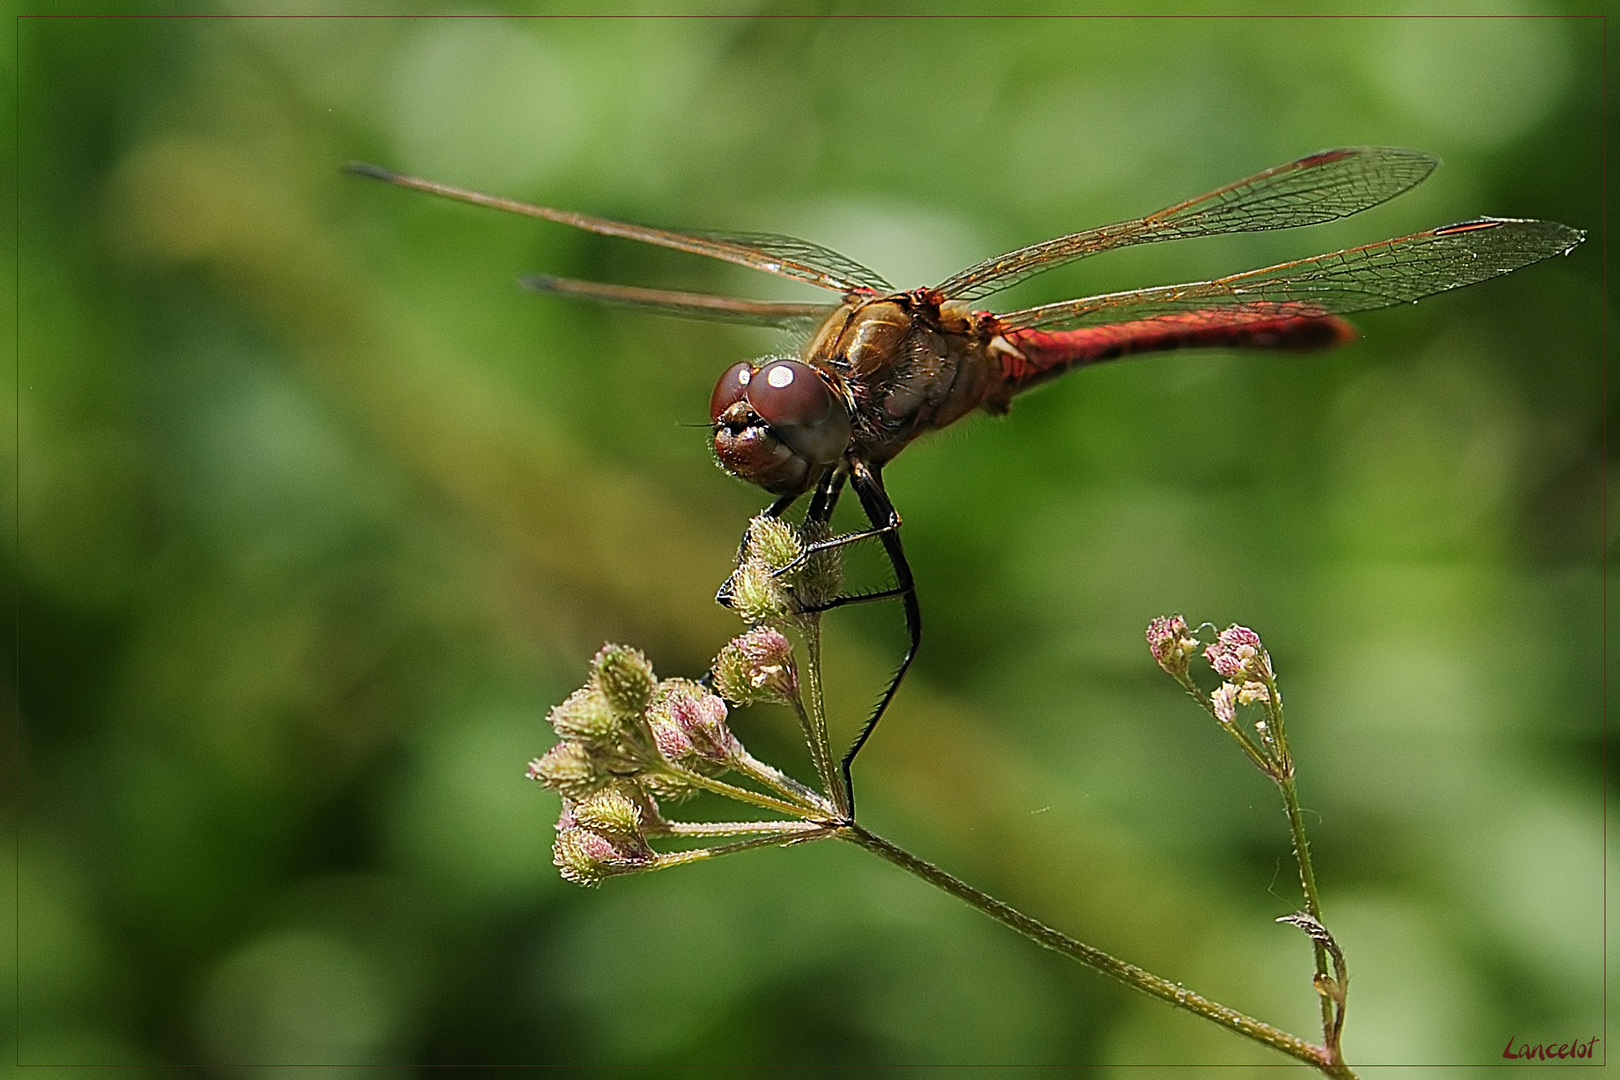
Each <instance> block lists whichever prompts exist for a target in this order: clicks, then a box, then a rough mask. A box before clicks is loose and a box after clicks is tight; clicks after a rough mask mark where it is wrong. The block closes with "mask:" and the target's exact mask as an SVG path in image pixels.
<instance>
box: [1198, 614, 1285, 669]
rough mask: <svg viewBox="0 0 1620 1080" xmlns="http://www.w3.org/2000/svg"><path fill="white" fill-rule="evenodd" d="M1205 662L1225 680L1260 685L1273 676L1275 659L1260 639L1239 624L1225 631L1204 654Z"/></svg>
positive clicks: (1257, 635)
mask: <svg viewBox="0 0 1620 1080" xmlns="http://www.w3.org/2000/svg"><path fill="white" fill-rule="evenodd" d="M1204 658H1205V659H1206V660H1208V661H1209V665H1210V667H1212V668H1214V669H1215V670H1216V671H1217V672H1219V673H1220V675H1221V676H1222V677H1223V678H1227V679H1233V680H1236V681H1238V682H1259V681H1261V680H1264V679H1267V678H1269V677H1270V676H1271V658H1270V657H1269V656H1267V655H1266V651H1265V649H1264V648H1262V647H1261V645H1260V635H1259V634H1256V633H1255V632H1254V631H1253V630H1250V629H1249V628H1248V627H1247V626H1239V625H1237V624H1236V623H1234V624H1232V625H1231V626H1228V627H1227V628H1226V629H1225V630H1222V631H1221V633H1220V637H1219V638H1217V639H1216V641H1215V643H1214V644H1213V645H1211V646H1210V647H1209V648H1207V649H1205V650H1204Z"/></svg>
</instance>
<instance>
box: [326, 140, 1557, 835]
mask: <svg viewBox="0 0 1620 1080" xmlns="http://www.w3.org/2000/svg"><path fill="white" fill-rule="evenodd" d="M1438 164H1439V162H1438V160H1437V159H1435V158H1433V157H1431V156H1429V155H1427V154H1422V153H1418V152H1415V151H1411V150H1402V149H1397V148H1392V147H1345V148H1339V149H1333V150H1324V151H1321V152H1319V153H1315V154H1311V155H1309V156H1307V157H1303V158H1300V159H1299V160H1297V161H1292V162H1289V163H1288V164H1285V165H1279V166H1277V167H1275V168H1271V169H1267V170H1265V171H1264V172H1260V173H1257V174H1255V175H1253V176H1250V177H1247V178H1245V179H1242V180H1238V181H1236V182H1235V183H1231V184H1227V185H1226V186H1224V187H1220V188H1216V189H1215V190H1214V191H1211V192H1208V193H1207V194H1204V195H1199V196H1197V197H1196V198H1192V199H1188V200H1186V201H1185V202H1180V203H1176V204H1175V205H1174V206H1169V207H1166V208H1165V209H1163V210H1159V211H1157V212H1156V213H1152V214H1148V215H1147V216H1146V217H1142V218H1137V219H1135V220H1131V221H1122V222H1118V223H1115V224H1112V225H1104V226H1101V227H1099V228H1093V229H1087V230H1084V231H1082V232H1076V233H1070V234H1068V235H1065V236H1060V237H1057V238H1055V239H1051V240H1044V241H1041V242H1040V243H1035V244H1030V245H1028V246H1026V247H1021V248H1018V249H1017V250H1015V251H1009V252H1007V253H1005V254H1003V255H997V256H996V257H995V258H992V259H987V260H985V261H984V262H981V263H979V264H977V265H976V266H971V267H968V268H967V269H966V270H963V271H961V272H960V273H957V274H953V275H951V276H950V277H948V278H946V279H945V280H944V281H942V282H940V283H939V284H938V285H934V286H932V287H926V288H915V289H909V290H900V289H896V288H895V287H894V286H892V285H890V284H889V283H888V282H887V281H885V280H884V279H883V278H882V277H880V276H879V275H878V274H876V273H874V272H873V271H871V270H869V269H867V268H866V267H864V266H862V265H860V264H859V263H856V262H854V261H853V260H851V259H849V258H847V257H845V256H844V255H841V254H839V253H838V252H836V251H832V250H830V249H828V248H825V247H822V246H821V245H819V244H815V243H811V242H809V241H806V240H799V239H795V238H793V237H787V236H777V235H770V234H755V233H719V232H702V231H695V230H685V231H675V230H670V229H661V228H654V227H650V226H646V225H634V224H629V223H625V222H619V221H610V220H607V219H604V218H599V217H592V216H589V215H586V214H579V213H572V212H569V211H565V210H555V209H552V208H550V207H544V206H536V205H532V204H529V203H522V202H517V201H514V200H511V199H506V198H502V197H499V196H495V195H487V194H484V193H481V192H478V191H472V190H468V189H465V188H460V187H454V186H451V185H449V184H441V183H437V182H434V181H431V180H423V179H419V178H417V177H412V176H405V175H401V174H399V173H395V172H391V171H389V170H387V169H382V168H379V167H377V166H374V165H365V164H359V163H353V164H350V165H349V166H348V169H349V170H350V171H351V172H354V173H358V174H360V175H363V176H369V177H372V178H374V179H378V180H382V181H386V182H387V183H390V184H393V185H396V186H398V187H402V188H408V189H412V190H416V191H422V192H426V193H429V194H432V195H438V196H443V197H446V198H450V199H455V200H458V201H460V202H464V203H472V204H474V205H478V206H485V207H491V208H493V209H497V210H505V211H509V212H512V213H516V214H522V215H525V216H528V217H534V218H541V219H543V220H546V221H551V222H556V223H558V224H562V225H569V226H572V227H574V228H576V229H583V230H585V231H587V232H592V233H597V234H600V235H603V236H611V237H622V238H624V239H627V240H637V241H640V242H642V243H647V244H656V245H659V246H661V247H666V248H673V249H675V250H678V251H685V252H690V253H692V254H694V255H703V256H707V257H709V258H712V259H720V260H723V261H726V262H730V263H735V264H738V265H741V266H746V267H750V268H752V269H754V270H759V271H763V272H765V273H768V274H774V275H776V276H778V277H782V278H788V279H791V280H794V281H799V282H804V283H806V284H809V285H814V286H817V287H819V288H822V289H825V290H828V291H829V292H831V293H834V294H836V296H837V299H835V300H829V301H827V302H823V303H796V302H783V301H771V300H748V299H742V298H737V297H727V296H716V295H711V294H706V293H690V292H678V291H671V290H665V289H652V288H643V287H638V286H627V285H612V284H605V283H601V282H590V281H578V280H573V279H569V278H560V277H553V276H550V275H543V274H533V275H529V276H526V277H523V278H521V279H520V280H521V282H522V284H523V285H525V286H526V287H528V288H530V289H533V290H536V291H538V292H543V293H552V294H557V295H561V296H568V297H574V298H578V299H584V300H590V301H597V302H602V303H608V304H618V305H627V306H630V307H635V308H641V309H645V310H650V311H657V312H662V313H665V314H668V315H675V316H682V317H687V318H698V319H709V320H719V321H728V322H738V323H747V324H753V325H759V326H767V327H775V328H778V329H783V330H788V331H794V332H797V333H798V334H799V335H801V339H802V341H803V342H804V344H803V346H802V348H801V349H800V350H799V352H798V355H797V356H796V357H779V356H773V357H767V358H764V359H757V360H745V361H741V362H738V363H735V364H733V365H731V366H730V367H728V368H727V369H726V370H725V371H724V372H723V373H722V374H721V375H720V378H719V380H718V381H717V382H716V384H715V387H714V392H713V394H712V395H711V397H710V402H709V420H710V425H711V428H712V435H713V447H714V454H715V456H716V458H717V459H718V460H719V462H720V464H721V466H722V467H723V468H725V469H726V470H727V471H728V472H730V473H732V474H733V475H735V476H738V477H740V478H742V479H743V480H747V481H750V482H752V483H754V484H757V485H758V486H759V487H761V488H764V489H765V491H767V492H768V493H770V494H771V495H773V496H775V500H774V501H773V502H772V503H771V504H770V506H769V507H768V508H767V509H766V510H765V511H764V512H765V513H766V514H767V515H769V516H771V517H781V516H782V515H783V514H785V513H786V512H787V511H788V510H789V509H790V508H791V507H792V506H793V505H794V504H795V503H796V502H797V501H798V500H799V499H800V498H803V497H805V496H809V501H808V504H807V507H806V510H805V514H804V521H803V526H802V528H803V529H804V530H805V534H806V535H807V536H821V537H822V538H821V539H818V540H814V541H813V542H810V543H808V544H806V546H805V554H806V555H809V554H811V553H814V552H816V551H821V550H827V549H831V548H835V547H840V546H843V545H846V544H851V543H855V542H856V541H860V540H866V539H870V538H874V537H875V538H877V539H878V540H879V541H880V542H881V544H882V546H883V549H884V552H885V554H886V555H887V558H888V562H889V566H890V568H891V571H892V573H893V580H894V584H893V586H892V587H891V588H886V589H882V590H878V591H875V592H867V593H860V594H852V595H847V596H840V597H837V598H835V599H833V600H830V601H828V602H826V603H825V604H823V605H822V606H821V607H820V608H819V609H818V610H826V609H830V608H833V607H837V606H840V605H841V604H844V603H854V602H861V601H869V600H882V599H888V598H899V600H900V601H901V604H902V607H903V610H904V617H905V627H906V635H907V645H906V650H905V653H904V655H903V657H902V659H901V661H900V663H899V666H898V667H897V668H896V670H895V672H894V674H893V676H892V677H891V678H890V680H889V682H888V685H887V686H886V687H885V689H884V691H883V693H882V694H881V696H880V697H879V698H878V701H877V704H876V705H875V707H874V708H873V710H872V712H871V714H870V715H869V716H868V717H867V719H866V721H865V723H864V724H863V725H862V726H861V729H860V731H859V732H858V734H857V735H856V736H855V738H854V740H853V741H852V742H851V744H850V746H849V749H848V750H847V751H846V752H845V754H844V756H843V759H842V762H841V773H842V776H841V779H842V785H843V792H842V794H843V796H844V806H845V807H846V808H847V811H846V812H847V813H848V814H850V815H851V816H853V812H854V811H853V807H854V785H853V781H852V777H851V771H850V770H851V766H852V765H853V763H854V761H855V758H856V756H857V755H858V754H859V753H860V752H861V749H862V748H863V747H864V746H865V745H866V743H867V740H868V739H869V738H870V737H871V735H872V732H873V730H874V729H875V728H876V726H877V723H878V721H879V720H880V719H881V718H882V716H883V714H884V712H885V711H886V710H887V709H888V707H889V704H890V702H892V701H893V700H894V696H895V694H896V693H897V692H898V690H899V688H900V684H901V682H902V681H903V680H904V679H905V676H906V672H907V671H908V670H909V669H910V667H911V664H912V661H913V660H914V659H915V658H916V656H917V651H918V649H919V648H920V646H921V644H922V607H921V604H920V603H919V601H918V597H917V584H916V579H915V577H914V576H913V574H912V570H911V566H910V564H909V563H908V562H907V561H906V555H905V549H904V547H903V545H902V544H901V540H900V526H901V518H900V514H899V513H898V512H897V511H896V510H895V507H894V504H893V503H892V502H891V501H890V499H889V495H888V492H887V491H886V489H885V488H884V484H883V468H884V466H885V465H886V464H887V463H888V462H890V461H891V460H893V459H894V457H895V456H896V455H897V454H899V453H900V452H901V451H902V450H904V449H905V448H906V447H907V446H909V445H910V444H911V443H912V442H913V441H914V440H916V439H917V438H918V437H919V436H921V435H923V434H925V433H927V432H930V431H934V430H936V429H938V428H942V427H945V426H947V425H949V424H952V423H954V422H956V421H957V420H960V419H961V418H962V417H964V416H967V415H968V414H969V413H973V412H975V411H985V412H990V413H1005V412H1007V411H1008V408H1009V407H1010V405H1011V402H1012V399H1013V398H1015V397H1017V396H1018V395H1019V394H1022V393H1024V392H1025V391H1027V390H1030V389H1031V388H1033V387H1036V386H1039V385H1041V384H1043V383H1045V382H1048V381H1049V380H1051V379H1053V378H1056V377H1057V376H1059V375H1061V374H1063V373H1065V372H1068V371H1073V370H1075V369H1078V368H1083V367H1089V366H1090V365H1092V364H1096V363H1099V362H1102V361H1105V360H1111V359H1115V358H1118V357H1123V356H1130V355H1135V354H1138V353H1146V352H1155V351H1161V350H1167V349H1184V348H1215V347H1219V348H1241V349H1267V350H1289V351H1295V352H1306V351H1314V350H1320V349H1326V348H1330V347H1333V346H1336V345H1342V344H1345V343H1347V342H1349V341H1352V340H1354V338H1355V337H1356V332H1355V330H1354V328H1353V327H1352V326H1351V325H1350V324H1349V323H1348V322H1346V321H1345V320H1344V319H1343V318H1341V316H1343V315H1347V314H1353V313H1355V312H1360V311H1371V310H1375V309H1378V308H1386V307H1393V306H1395V305H1397V304H1406V303H1412V302H1415V301H1417V300H1421V299H1423V298H1424V297H1428V296H1433V295H1435V294H1436V293H1441V292H1446V291H1448V290H1451V289H1457V288H1461V287H1463V286H1466V285H1475V284H1478V283H1480V282H1483V281H1487V280H1489V279H1491V278H1495V277H1500V276H1501V275H1503V274H1508V273H1511V272H1512V271H1514V270H1518V269H1521V268H1523V267H1526V266H1529V265H1531V264H1533V263H1537V262H1540V261H1541V260H1543V259H1548V258H1551V257H1552V256H1554V255H1564V254H1568V253H1569V252H1570V251H1571V250H1573V249H1574V247H1575V245H1577V244H1579V243H1580V242H1581V241H1582V240H1583V239H1584V238H1585V233H1583V232H1582V231H1580V230H1578V229H1573V228H1570V227H1569V226H1567V225H1561V224H1559V223H1557V222H1553V221H1535V220H1526V219H1519V218H1498V217H1480V218H1475V219H1473V220H1470V221H1462V222H1458V223H1456V224H1453V225H1445V226H1442V227H1440V228H1436V229H1429V230H1427V231H1424V232H1417V233H1412V234H1411V235H1409V236H1401V237H1397V238H1395V239H1391V240H1383V241H1380V242H1378V243H1375V244H1367V245H1365V246H1362V247H1353V248H1347V249H1345V250H1342V251H1335V252H1331V253H1328V254H1325V255H1316V256H1313V257H1311V258H1305V259H1297V260H1294V261H1292V262H1285V263H1280V264H1278V265H1275V266H1267V267H1264V268H1261V269H1258V270H1250V271H1247V272H1245V273H1240V274H1233V275H1231V276H1228V277H1222V278H1216V279H1213V280H1210V281H1193V282H1186V283H1183V284H1179V285H1164V286H1158V287H1154V288H1145V289H1132V290H1129V291H1125V292H1112V293H1104V294H1101V295H1097V296H1087V297H1082V298H1079V299H1075V300H1065V301H1061V302H1059V303H1049V304H1041V305H1038V306H1035V307H1026V308H1021V309H1019V310H1016V311H1005V312H992V311H989V310H985V309H982V308H980V307H978V306H976V304H975V302H976V301H980V300H982V299H983V298H984V297H987V296H989V295H991V294H993V293H996V292H999V291H1000V290H1002V289H1005V288H1007V287H1009V286H1011V285H1013V284H1016V283H1018V282H1020V281H1023V280H1025V279H1027V278H1029V277H1032V276H1033V275H1036V274H1040V273H1044V272H1046V271H1049V270H1052V269H1054V268H1056V267H1059V266H1063V265H1065V264H1068V263H1072V262H1074V261H1076V260H1078V259H1083V258H1087V257H1089V256H1092V255H1097V254H1100V253H1102V252H1105V251H1113V250H1116V249H1119V248H1124V247H1130V246H1133V245H1136V244H1146V243H1156V242H1159V241H1163V240H1178V239H1185V238H1190V237H1198V236H1213V235H1218V234H1224V233H1242V232H1261V231H1268V230H1273V229H1291V228H1296V227H1299V226H1304V225H1316V224H1321V223H1323V222H1327V221H1332V220H1335V219H1338V218H1343V217H1348V216H1350V215H1352V214H1357V213H1360V212H1361V211H1363V210H1366V209H1369V208H1370V207H1373V206H1377V205H1378V204H1380V203H1382V202H1384V201H1386V200H1388V199H1391V198H1393V197H1395V196H1396V195H1399V194H1401V193H1402V192H1405V191H1407V190H1409V189H1410V188H1412V187H1413V186H1415V185H1416V184H1418V183H1420V182H1422V181H1423V180H1424V179H1426V178H1427V177H1428V176H1429V174H1430V173H1431V172H1433V171H1434V169H1435V167H1436V166H1437V165H1438ZM846 486H847V487H849V488H850V489H852V490H853V491H854V493H855V495H856V497H857V499H858V500H859V502H860V505H861V509H862V511H863V512H864V514H865V516H866V520H867V527H866V528H862V529H857V530H854V531H850V532H845V533H842V534H833V533H832V531H831V529H830V522H831V519H832V515H833V511H834V509H835V508H836V506H837V504H838V500H839V496H840V494H841V493H842V492H843V490H844V489H845V487H846ZM719 598H720V599H721V600H722V602H724V601H725V599H726V590H725V589H724V588H722V590H721V596H720V597H719Z"/></svg>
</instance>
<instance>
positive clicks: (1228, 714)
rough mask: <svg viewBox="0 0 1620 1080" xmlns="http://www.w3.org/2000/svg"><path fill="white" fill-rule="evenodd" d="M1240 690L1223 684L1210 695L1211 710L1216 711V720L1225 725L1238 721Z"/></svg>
mask: <svg viewBox="0 0 1620 1080" xmlns="http://www.w3.org/2000/svg"><path fill="white" fill-rule="evenodd" d="M1237 696H1238V688H1237V687H1236V686H1234V685H1233V684H1231V683H1229V682H1228V683H1221V685H1219V686H1217V687H1216V688H1215V692H1214V693H1213V694H1211V695H1209V704H1210V708H1212V709H1214V710H1215V719H1217V720H1219V721H1220V722H1221V723H1223V724H1230V723H1233V722H1234V721H1235V720H1236V719H1237Z"/></svg>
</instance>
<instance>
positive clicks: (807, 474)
mask: <svg viewBox="0 0 1620 1080" xmlns="http://www.w3.org/2000/svg"><path fill="white" fill-rule="evenodd" d="M709 419H710V420H711V421H713V423H714V454H715V457H717V458H719V460H720V464H721V465H723V466H725V469H726V471H727V472H730V473H731V474H733V475H734V476H740V477H741V478H742V479H744V480H748V481H750V482H752V483H755V484H758V485H759V486H760V487H762V488H764V489H765V490H766V491H769V492H770V493H772V494H773V495H787V494H793V495H797V494H800V493H802V492H805V491H808V490H810V488H812V487H814V486H815V484H816V482H817V481H818V480H820V479H821V477H822V476H823V475H824V474H825V473H826V472H827V470H828V469H829V468H831V467H832V466H834V465H836V464H837V463H838V462H839V460H840V459H841V458H842V457H843V456H844V453H845V451H846V450H848V449H849V435H850V412H849V406H848V404H847V399H846V395H844V394H842V393H839V392H838V391H837V390H836V389H834V385H833V382H832V380H831V379H830V378H829V377H828V376H827V375H824V374H823V373H821V372H820V371H817V370H816V369H815V368H813V367H811V366H809V365H808V364H801V363H800V362H799V361H797V360H782V359H774V360H765V361H761V362H760V363H759V364H757V365H756V364H753V363H749V362H747V361H744V362H742V363H740V364H733V365H732V366H731V367H729V368H727V369H726V371H725V374H723V375H721V376H720V381H719V382H717V383H715V387H714V393H713V394H712V395H711V396H710V398H709Z"/></svg>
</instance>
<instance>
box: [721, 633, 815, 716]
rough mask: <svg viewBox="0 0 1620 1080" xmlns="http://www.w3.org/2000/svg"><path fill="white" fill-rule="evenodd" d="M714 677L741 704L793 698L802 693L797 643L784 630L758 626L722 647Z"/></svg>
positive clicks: (725, 693)
mask: <svg viewBox="0 0 1620 1080" xmlns="http://www.w3.org/2000/svg"><path fill="white" fill-rule="evenodd" d="M714 681H715V686H716V688H717V689H718V690H719V691H720V694H721V696H722V697H724V698H726V699H727V700H730V701H735V702H736V703H737V704H739V705H752V704H753V703H754V702H756V701H791V700H793V699H794V698H796V697H798V694H799V671H798V668H797V667H796V666H795V665H794V661H793V645H792V643H790V642H789V641H788V639H787V638H786V636H784V635H783V634H782V632H781V631H779V630H775V629H773V628H771V627H769V626H756V627H754V628H753V629H752V630H750V631H748V632H747V633H746V634H743V635H742V636H740V637H737V638H734V639H733V640H732V641H731V643H730V644H729V645H727V646H726V647H725V648H724V649H722V650H721V651H720V655H719V656H717V657H716V658H715V661H714Z"/></svg>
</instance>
